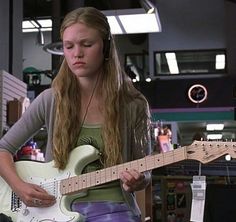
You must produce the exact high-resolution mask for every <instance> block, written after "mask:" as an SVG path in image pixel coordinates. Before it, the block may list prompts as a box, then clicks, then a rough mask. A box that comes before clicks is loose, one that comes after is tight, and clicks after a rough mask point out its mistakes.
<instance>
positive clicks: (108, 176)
mask: <svg viewBox="0 0 236 222" xmlns="http://www.w3.org/2000/svg"><path fill="white" fill-rule="evenodd" d="M105 172H106V173H105V175H106V182H110V181H111V169H110V167H108V168H106V169H105Z"/></svg>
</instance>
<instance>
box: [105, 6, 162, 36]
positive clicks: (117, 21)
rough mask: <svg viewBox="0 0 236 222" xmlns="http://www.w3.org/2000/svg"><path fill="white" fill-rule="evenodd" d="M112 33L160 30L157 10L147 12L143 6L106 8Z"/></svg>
mask: <svg viewBox="0 0 236 222" xmlns="http://www.w3.org/2000/svg"><path fill="white" fill-rule="evenodd" d="M102 12H103V14H104V15H106V16H107V18H108V22H109V24H110V27H111V33H112V34H134V33H152V32H161V23H160V19H159V15H158V12H157V10H155V12H154V13H152V14H147V13H146V12H145V10H144V9H143V8H136V9H122V10H106V11H102Z"/></svg>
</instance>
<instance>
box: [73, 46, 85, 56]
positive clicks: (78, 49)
mask: <svg viewBox="0 0 236 222" xmlns="http://www.w3.org/2000/svg"><path fill="white" fill-rule="evenodd" d="M74 55H75V57H78V58H82V57H83V56H84V52H83V49H82V47H80V46H76V47H75V51H74Z"/></svg>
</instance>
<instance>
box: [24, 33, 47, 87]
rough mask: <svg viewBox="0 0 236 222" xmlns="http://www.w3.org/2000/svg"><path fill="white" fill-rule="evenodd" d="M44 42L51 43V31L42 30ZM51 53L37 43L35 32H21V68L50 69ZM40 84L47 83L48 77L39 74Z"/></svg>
mask: <svg viewBox="0 0 236 222" xmlns="http://www.w3.org/2000/svg"><path fill="white" fill-rule="evenodd" d="M44 40H45V44H49V43H51V32H44ZM51 63H52V56H51V54H49V53H47V52H45V51H44V50H43V46H41V45H39V44H38V43H37V32H31V33H23V70H24V69H25V68H27V67H34V68H36V69H37V70H40V71H42V70H51V67H52V64H51ZM41 78H42V79H41V84H43V85H44V84H48V83H49V82H50V79H49V78H48V77H46V76H45V75H41Z"/></svg>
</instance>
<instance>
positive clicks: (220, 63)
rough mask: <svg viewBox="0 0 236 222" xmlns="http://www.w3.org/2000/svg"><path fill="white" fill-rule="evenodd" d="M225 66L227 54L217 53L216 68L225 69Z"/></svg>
mask: <svg viewBox="0 0 236 222" xmlns="http://www.w3.org/2000/svg"><path fill="white" fill-rule="evenodd" d="M224 68H225V55H224V54H219V55H216V69H224Z"/></svg>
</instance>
